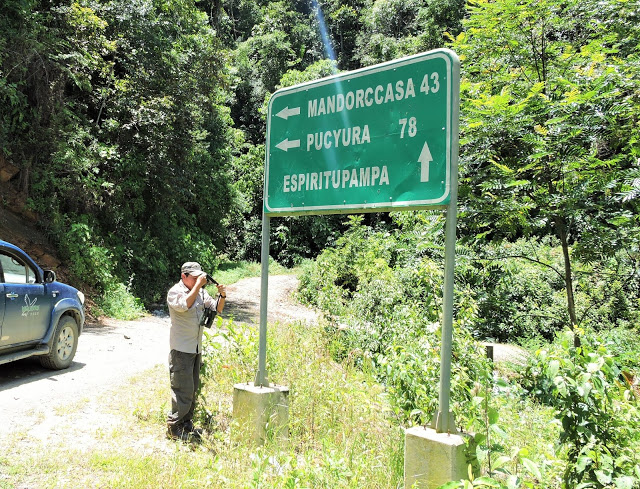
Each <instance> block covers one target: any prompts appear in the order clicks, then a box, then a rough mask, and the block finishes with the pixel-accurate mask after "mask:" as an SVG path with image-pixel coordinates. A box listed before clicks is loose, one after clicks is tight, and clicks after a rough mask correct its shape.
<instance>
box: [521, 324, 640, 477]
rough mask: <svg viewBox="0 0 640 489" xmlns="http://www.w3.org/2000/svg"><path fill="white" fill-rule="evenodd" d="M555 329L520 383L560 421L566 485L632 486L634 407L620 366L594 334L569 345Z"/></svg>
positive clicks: (636, 471) (639, 442) (638, 443)
mask: <svg viewBox="0 0 640 489" xmlns="http://www.w3.org/2000/svg"><path fill="white" fill-rule="evenodd" d="M573 345H574V342H573V334H572V333H571V332H569V331H566V332H563V333H561V334H560V335H559V336H558V338H557V341H556V342H555V343H554V344H553V345H551V346H550V347H549V348H548V349H541V350H539V351H538V352H536V355H535V358H534V359H533V360H532V361H531V363H530V364H529V366H528V367H527V369H526V371H525V373H524V377H523V385H524V386H525V387H526V388H527V389H528V390H529V391H530V392H531V393H533V394H534V395H536V396H538V397H540V398H542V399H543V400H545V401H546V402H549V403H550V404H551V405H553V406H554V407H555V409H556V414H555V416H556V418H557V419H558V420H560V421H561V423H562V429H563V431H562V432H561V435H560V442H561V443H563V444H564V445H566V447H567V450H568V466H567V470H566V471H565V475H564V481H565V484H566V485H567V487H618V488H623V487H628V488H631V487H635V486H637V484H638V483H640V466H639V465H638V463H639V462H640V458H639V457H638V455H637V453H638V448H640V439H638V428H639V427H640V426H638V421H637V419H638V410H637V401H636V399H635V396H634V394H633V393H632V392H631V391H630V390H629V389H628V386H627V385H626V384H625V383H624V382H623V381H622V382H621V377H620V368H619V366H618V365H617V364H616V362H615V360H614V357H613V356H612V355H611V354H610V353H609V351H608V350H607V349H606V347H605V346H603V345H600V344H598V342H597V341H596V339H595V338H594V337H590V336H586V337H584V338H582V341H581V346H579V347H574V346H573Z"/></svg>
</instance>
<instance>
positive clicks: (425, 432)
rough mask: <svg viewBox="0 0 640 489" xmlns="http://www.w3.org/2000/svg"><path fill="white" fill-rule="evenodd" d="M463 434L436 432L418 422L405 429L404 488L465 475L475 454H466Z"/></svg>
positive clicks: (430, 488)
mask: <svg viewBox="0 0 640 489" xmlns="http://www.w3.org/2000/svg"><path fill="white" fill-rule="evenodd" d="M465 438H466V435H463V434H462V435H461V434H454V435H449V434H447V433H437V432H436V431H435V430H433V429H431V428H423V427H420V426H416V427H414V428H410V429H408V430H406V431H405V441H404V487H405V489H410V488H416V489H436V488H437V487H440V486H441V485H442V484H445V483H447V482H450V481H456V480H461V479H468V478H469V469H468V466H469V463H470V462H469V461H470V460H475V456H473V457H468V456H467V445H466V444H465ZM474 455H475V454H474ZM475 472H476V473H477V471H475Z"/></svg>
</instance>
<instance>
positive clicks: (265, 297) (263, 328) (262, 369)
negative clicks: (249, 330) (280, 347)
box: [254, 212, 270, 387]
mask: <svg viewBox="0 0 640 489" xmlns="http://www.w3.org/2000/svg"><path fill="white" fill-rule="evenodd" d="M269 224H270V222H269V216H268V215H267V214H266V213H264V212H263V213H262V250H261V253H260V259H261V260H262V262H261V264H260V265H261V270H260V273H261V276H260V337H259V339H258V373H257V374H256V380H255V382H254V385H259V386H261V387H268V386H269V380H268V379H267V304H268V303H269V234H270V233H269V227H270V226H269Z"/></svg>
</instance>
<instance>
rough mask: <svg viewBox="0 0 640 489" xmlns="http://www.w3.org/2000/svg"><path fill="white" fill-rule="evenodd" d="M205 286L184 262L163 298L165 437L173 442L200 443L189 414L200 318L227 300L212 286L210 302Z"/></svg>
mask: <svg viewBox="0 0 640 489" xmlns="http://www.w3.org/2000/svg"><path fill="white" fill-rule="evenodd" d="M214 283H216V282H215V281H214ZM206 284H207V274H206V273H205V272H204V271H203V270H202V267H201V266H200V264H199V263H196V262H187V263H185V264H183V265H182V268H181V280H180V282H178V283H177V284H175V285H174V286H173V287H171V289H170V290H169V293H168V294H167V304H168V306H169V316H170V318H171V329H170V331H169V348H170V352H169V374H170V378H171V413H169V416H168V417H167V436H168V437H169V438H171V439H174V440H184V441H187V440H193V441H198V440H199V439H200V433H201V430H199V429H196V428H195V427H194V426H193V413H194V411H195V407H196V393H197V392H198V388H199V386H200V366H201V364H202V332H203V330H204V321H203V316H204V314H205V308H207V309H209V310H211V311H215V312H216V313H217V314H220V313H221V312H222V310H223V309H224V303H225V299H226V297H227V293H226V290H225V287H224V285H220V284H218V283H216V287H217V288H218V297H217V298H216V299H214V298H212V297H211V296H210V295H209V293H208V292H207V291H206V290H205V288H204V286H205V285H206Z"/></svg>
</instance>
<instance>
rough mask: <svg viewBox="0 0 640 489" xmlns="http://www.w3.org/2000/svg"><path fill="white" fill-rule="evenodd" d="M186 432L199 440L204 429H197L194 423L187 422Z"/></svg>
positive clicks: (185, 425)
mask: <svg viewBox="0 0 640 489" xmlns="http://www.w3.org/2000/svg"><path fill="white" fill-rule="evenodd" d="M184 431H186V432H187V433H189V434H190V435H191V436H193V437H196V438H198V439H200V438H202V433H203V430H202V428H196V427H195V426H193V421H191V420H189V421H185V423H184Z"/></svg>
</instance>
